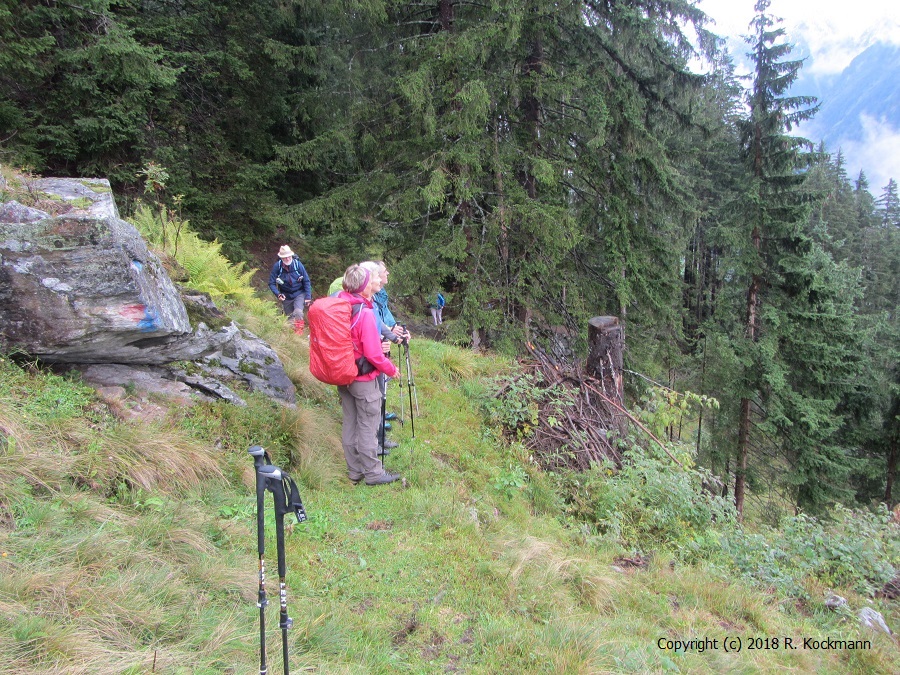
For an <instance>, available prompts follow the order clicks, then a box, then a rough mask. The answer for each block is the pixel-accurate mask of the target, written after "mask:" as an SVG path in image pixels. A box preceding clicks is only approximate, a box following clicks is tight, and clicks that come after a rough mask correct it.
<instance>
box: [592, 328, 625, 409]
mask: <svg viewBox="0 0 900 675" xmlns="http://www.w3.org/2000/svg"><path fill="white" fill-rule="evenodd" d="M624 349H625V331H624V330H623V329H622V326H621V325H620V324H619V318H618V317H616V316H595V317H594V318H593V319H591V320H590V321H588V358H587V372H588V374H589V375H590V376H591V377H595V378H596V379H597V380H599V381H600V384H601V385H602V388H603V394H604V396H607V397H608V398H610V399H612V400H613V401H615V402H616V403H617V404H619V405H620V406H621V405H622V402H623V387H622V352H623V350H624Z"/></svg>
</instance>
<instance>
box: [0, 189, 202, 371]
mask: <svg viewBox="0 0 900 675" xmlns="http://www.w3.org/2000/svg"><path fill="white" fill-rule="evenodd" d="M32 190H37V191H40V192H42V193H44V194H47V195H51V196H55V197H57V198H58V199H59V200H62V201H63V202H64V203H65V204H67V205H68V206H70V207H71V208H68V209H66V212H65V213H63V214H62V215H52V216H51V215H50V214H49V213H47V212H41V211H39V210H38V209H32V208H23V207H22V206H21V205H19V204H15V203H11V202H10V203H7V204H5V205H3V208H2V210H0V348H2V349H9V348H11V347H16V348H18V349H21V350H23V351H25V352H27V353H29V354H31V355H33V356H37V357H39V358H40V359H42V360H44V361H47V362H51V363H141V364H161V363H166V362H169V361H172V360H174V359H177V358H179V356H178V355H177V354H173V351H172V346H173V345H174V344H176V343H178V342H179V341H180V340H181V339H182V338H184V337H185V336H187V335H190V333H191V324H190V321H189V320H188V315H187V311H186V310H185V307H184V303H183V302H182V301H181V297H180V295H179V293H178V289H176V288H175V285H174V284H173V283H172V281H171V279H169V276H168V275H167V274H166V272H165V270H164V269H163V266H162V264H161V263H160V261H159V259H158V258H157V257H156V256H155V255H154V254H153V253H151V252H150V251H149V250H148V249H147V246H146V244H145V243H144V240H143V239H142V238H141V236H140V234H139V233H138V232H137V230H135V228H134V227H133V226H132V225H131V224H129V223H126V222H125V221H124V220H121V219H120V218H119V217H118V212H117V210H116V207H115V202H114V201H113V200H112V193H111V192H110V191H109V182H108V181H106V180H99V179H98V180H90V181H87V180H74V179H43V180H37V181H34V183H33V184H32ZM73 204H74V206H73ZM176 351H177V350H176Z"/></svg>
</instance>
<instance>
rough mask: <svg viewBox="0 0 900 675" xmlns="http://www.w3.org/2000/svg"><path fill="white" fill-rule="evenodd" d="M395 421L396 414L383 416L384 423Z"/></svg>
mask: <svg viewBox="0 0 900 675" xmlns="http://www.w3.org/2000/svg"><path fill="white" fill-rule="evenodd" d="M395 419H397V413H387V414H386V415H385V416H384V421H385V422H390V421H391V420H395Z"/></svg>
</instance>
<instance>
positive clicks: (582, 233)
mask: <svg viewBox="0 0 900 675" xmlns="http://www.w3.org/2000/svg"><path fill="white" fill-rule="evenodd" d="M376 5H377V8H376ZM367 7H368V8H369V10H370V11H363V12H361V13H360V14H359V15H357V16H353V17H349V18H348V19H347V23H346V24H345V25H342V26H337V25H335V26H334V27H333V28H334V31H335V34H334V35H332V36H329V38H328V39H327V41H328V42H329V44H330V45H331V47H330V49H329V50H328V54H327V56H326V58H325V60H324V62H325V63H327V64H329V65H331V66H332V67H333V68H332V69H330V70H329V72H328V75H327V81H328V82H329V90H328V103H330V104H331V105H330V106H329V108H330V111H329V112H325V113H324V114H323V115H322V116H321V117H320V119H328V118H330V119H332V120H334V123H333V124H325V125H323V126H322V127H321V128H319V129H317V131H316V134H315V136H314V137H313V138H312V139H310V140H307V141H304V142H298V143H296V144H295V145H293V146H290V147H285V148H283V150H282V153H281V162H282V166H283V168H284V169H285V170H286V171H297V170H312V171H315V172H317V173H318V174H319V175H320V176H322V177H323V182H322V185H321V187H322V194H321V195H320V196H318V197H317V198H315V199H312V200H307V201H304V202H302V203H300V204H298V207H297V209H296V211H295V213H296V214H297V216H298V220H299V223H298V224H299V226H300V227H302V228H303V229H304V231H306V232H308V233H310V234H311V235H312V236H314V237H315V238H316V239H317V240H318V241H328V240H330V241H331V242H333V243H337V244H343V245H346V246H347V247H351V246H356V247H357V248H364V247H365V246H366V245H367V244H375V245H377V246H379V247H382V248H383V249H384V250H385V251H387V254H388V255H394V256H397V257H399V256H400V255H401V254H402V255H403V261H402V263H401V265H402V269H400V270H398V272H399V273H398V275H397V278H398V279H402V278H403V277H405V278H407V279H409V280H410V282H409V285H408V287H407V288H405V289H404V290H406V291H407V292H411V293H412V292H417V291H421V290H424V289H421V288H417V287H416V285H415V283H412V282H413V281H414V280H416V279H419V280H421V283H423V284H431V283H434V282H435V281H437V283H438V284H439V285H442V286H444V287H450V288H453V289H454V290H457V291H462V290H464V292H460V293H458V294H457V297H458V298H459V305H458V307H457V310H458V311H459V313H460V316H461V318H462V324H463V325H464V326H465V327H466V329H467V331H468V332H469V334H470V335H471V336H475V337H476V338H478V337H483V336H486V335H492V336H493V337H494V338H499V337H501V336H502V335H504V334H508V335H513V334H516V333H518V335H519V336H522V335H523V332H524V331H525V330H527V329H528V326H529V325H530V324H531V323H532V322H533V323H534V324H544V323H554V324H558V323H565V322H567V321H571V322H573V323H572V325H573V326H576V325H578V322H574V320H573V317H578V318H579V319H580V318H583V316H584V315H586V314H596V313H601V312H603V313H607V312H616V313H618V312H621V311H622V310H623V308H624V309H625V311H627V312H628V313H629V319H632V320H639V319H640V317H642V316H643V317H646V318H645V320H646V322H647V324H648V325H649V324H651V323H652V322H651V321H650V317H655V318H659V317H660V316H664V315H665V314H667V313H668V314H669V315H670V316H669V317H668V319H667V320H668V321H669V323H671V324H674V323H675V318H677V314H676V313H675V309H676V308H677V299H678V296H679V294H680V288H679V285H678V271H679V263H680V261H679V246H678V245H677V243H676V245H674V246H673V243H675V242H680V241H683V240H684V237H685V228H686V222H687V215H686V214H688V213H689V212H692V209H693V208H694V201H693V191H692V190H691V188H690V183H689V176H690V172H689V171H688V170H687V168H688V165H689V163H690V162H691V161H692V157H695V156H696V152H697V151H696V149H694V148H693V147H692V146H691V145H690V143H689V142H688V141H686V140H685V136H686V135H687V134H684V133H683V131H684V129H685V128H687V125H688V123H689V122H690V121H691V115H690V114H689V112H688V111H689V109H690V106H691V105H692V103H694V102H696V96H697V92H698V91H700V90H701V89H702V87H703V84H704V81H703V79H702V78H699V77H697V76H692V75H691V74H690V73H689V72H688V70H687V58H688V55H689V52H690V49H691V48H690V44H689V42H688V41H687V39H686V38H685V37H684V35H683V34H682V33H681V24H680V23H679V22H680V20H681V19H684V20H686V21H692V22H694V23H696V24H697V25H698V26H700V27H701V34H702V35H704V36H705V40H706V41H707V42H706V44H707V45H709V44H710V38H709V36H708V34H706V33H705V32H704V31H702V25H703V22H704V20H705V17H704V16H703V15H702V13H700V12H699V11H697V10H696V9H695V8H693V7H691V6H690V5H688V4H687V3H682V2H678V3H659V2H653V1H650V0H646V1H642V2H634V3H628V5H627V6H626V5H619V4H615V5H609V4H608V3H596V2H573V3H566V4H563V5H560V4H559V3H551V2H547V1H546V0H529V1H528V2H524V3H523V2H506V1H503V2H500V3H495V4H494V5H485V4H478V3H458V2H449V0H448V1H442V0H433V1H432V2H428V3H418V4H415V5H410V4H407V3H383V4H378V3H371V4H367ZM349 34H353V35H355V36H356V41H355V42H354V43H352V44H350V43H348V42H346V41H345V40H346V38H345V37H344V36H346V35H349ZM307 105H309V106H310V107H317V108H318V109H320V110H321V109H322V108H321V106H322V105H323V102H322V101H321V97H320V99H319V100H309V99H308V100H307ZM338 110H340V111H345V114H338V113H337V111H338ZM691 168H692V167H691ZM348 233H349V236H348ZM345 250H347V249H345ZM399 283H402V282H399ZM398 288H399V286H398ZM532 320H533V321H532ZM457 337H458V338H462V337H463V336H462V335H458V336H457Z"/></svg>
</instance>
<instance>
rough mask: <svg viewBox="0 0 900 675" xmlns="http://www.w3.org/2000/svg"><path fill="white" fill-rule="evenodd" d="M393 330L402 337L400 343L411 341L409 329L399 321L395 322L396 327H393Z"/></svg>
mask: <svg viewBox="0 0 900 675" xmlns="http://www.w3.org/2000/svg"><path fill="white" fill-rule="evenodd" d="M391 332H392V333H393V334H394V335H396V336H397V337H398V338H400V340H399V342H400V343H404V342H409V338H410V335H409V331H408V330H406V326H403V325H401V324H399V323H398V324H394V327H393V328H391Z"/></svg>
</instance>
